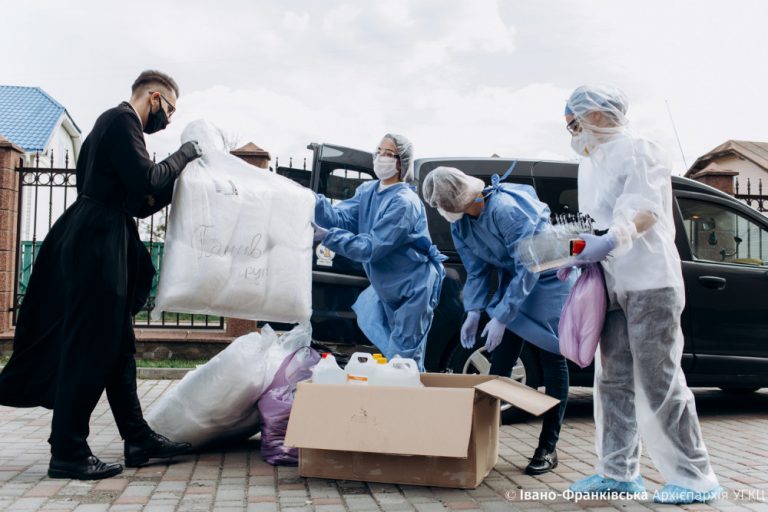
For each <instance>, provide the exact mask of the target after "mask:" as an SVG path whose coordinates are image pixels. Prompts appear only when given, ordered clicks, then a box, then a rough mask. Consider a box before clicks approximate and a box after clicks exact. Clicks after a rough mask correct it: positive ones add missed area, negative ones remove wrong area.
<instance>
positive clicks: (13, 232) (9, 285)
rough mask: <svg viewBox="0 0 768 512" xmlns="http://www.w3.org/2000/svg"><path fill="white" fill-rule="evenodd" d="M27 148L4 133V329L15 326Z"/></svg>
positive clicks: (0, 233)
mask: <svg viewBox="0 0 768 512" xmlns="http://www.w3.org/2000/svg"><path fill="white" fill-rule="evenodd" d="M23 158H24V150H22V149H21V148H19V147H18V146H15V145H13V144H12V143H11V142H9V141H8V140H6V139H5V138H3V136H2V135H0V333H2V332H6V331H8V330H10V329H11V327H12V326H13V313H12V311H11V308H12V307H13V302H14V291H15V287H14V279H15V276H16V258H17V255H18V251H17V245H18V244H17V241H18V233H17V231H18V223H19V222H18V219H19V211H18V209H19V173H18V172H17V171H16V169H18V168H19V165H20V164H21V161H22V159H23Z"/></svg>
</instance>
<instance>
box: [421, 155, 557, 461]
mask: <svg viewBox="0 0 768 512" xmlns="http://www.w3.org/2000/svg"><path fill="white" fill-rule="evenodd" d="M423 192H424V199H425V201H426V202H427V204H429V205H431V206H433V207H435V208H437V210H438V212H439V213H440V215H441V216H443V217H444V218H445V219H446V220H448V221H449V222H451V234H452V236H453V241H454V244H455V246H456V250H457V251H458V253H459V256H460V257H461V260H462V262H463V263H464V268H465V269H466V271H467V282H466V283H465V285H464V308H465V309H466V311H467V318H466V320H465V322H464V325H463V326H462V330H461V344H462V346H464V348H466V349H473V348H474V346H475V343H476V336H477V331H478V327H479V323H480V317H481V313H482V312H483V311H486V312H487V313H488V316H490V321H489V322H488V323H487V324H486V325H485V328H484V329H483V332H482V336H483V337H485V338H486V342H485V348H486V350H487V351H488V352H490V353H491V373H492V374H496V375H504V376H509V375H510V373H511V371H512V367H513V365H514V364H515V362H516V361H517V359H518V357H519V356H520V353H521V351H522V348H523V343H524V341H525V342H529V343H531V344H533V345H536V346H537V347H539V348H541V349H542V350H540V351H538V352H539V354H540V361H541V366H542V369H543V374H544V383H545V386H546V392H547V394H548V395H550V396H552V397H554V398H557V399H558V400H560V404H559V405H558V406H557V407H554V408H553V409H551V410H549V411H548V412H547V413H545V415H544V418H543V420H544V421H543V425H542V430H541V435H540V436H539V445H538V447H537V449H536V451H535V452H534V456H533V458H532V459H531V463H530V464H529V465H528V467H526V470H525V471H526V473H528V474H531V475H539V474H542V473H546V472H548V471H551V470H552V469H553V468H555V467H556V466H557V451H556V445H557V440H558V438H559V435H560V427H561V426H562V423H563V415H564V414H565V406H566V402H567V400H568V365H567V363H566V360H565V358H564V357H563V356H562V355H560V351H559V340H558V337H557V326H558V323H559V321H560V313H561V311H562V309H563V305H564V304H565V300H566V299H567V297H568V293H569V291H570V286H571V285H570V283H569V282H562V281H560V280H559V279H558V278H557V275H556V272H555V271H554V270H553V271H550V272H545V273H542V274H541V275H539V274H535V273H532V272H530V271H528V270H527V269H526V268H525V267H524V266H523V265H522V264H521V263H520V262H519V260H518V259H517V258H516V257H515V253H516V249H517V243H518V242H519V241H520V240H522V239H524V238H527V237H530V236H533V235H536V234H539V233H540V232H541V231H542V230H544V229H547V228H548V227H549V226H550V223H549V208H548V207H547V205H546V204H544V203H542V202H541V201H539V199H538V198H537V196H536V192H535V191H534V189H533V188H532V187H530V186H528V185H518V184H511V183H500V179H499V177H498V176H494V179H493V185H492V186H490V187H485V184H484V183H483V182H482V181H481V180H479V179H477V178H475V177H472V176H468V175H466V174H464V173H463V172H462V171H460V170H459V169H455V168H450V167H438V168H437V169H435V170H433V171H432V172H430V173H429V174H428V175H427V177H426V178H425V180H424V189H423ZM494 276H498V288H497V289H496V292H495V293H494V294H493V295H490V290H491V284H492V280H493V278H494ZM502 341H503V343H502Z"/></svg>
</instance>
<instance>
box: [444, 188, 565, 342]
mask: <svg viewBox="0 0 768 512" xmlns="http://www.w3.org/2000/svg"><path fill="white" fill-rule="evenodd" d="M485 193H486V194H487V196H486V199H485V208H484V209H483V212H482V213H481V214H480V216H479V217H477V218H474V217H472V216H470V215H464V217H462V218H461V219H460V220H459V221H457V222H454V223H453V224H452V226H451V234H452V235H453V241H454V244H455V245H456V250H457V251H458V253H459V256H460V257H461V260H462V261H463V262H464V268H465V269H466V271H467V282H466V284H465V285H464V308H465V309H466V310H467V311H472V310H483V309H484V310H485V311H486V312H487V313H488V315H490V316H491V317H492V318H496V319H497V320H499V321H500V322H502V323H504V324H506V326H507V329H509V330H510V331H512V332H514V333H515V334H517V335H518V336H520V337H521V338H523V339H524V340H526V341H528V342H529V343H532V344H534V345H536V346H537V347H540V348H542V349H544V350H548V351H549V352H553V353H555V354H559V353H560V349H559V340H558V337H557V325H558V323H559V321H560V313H561V311H562V309H563V306H564V304H565V300H566V299H567V298H568V292H569V291H570V287H571V284H570V283H567V282H562V281H560V280H558V279H557V274H556V272H555V271H549V272H543V273H542V274H540V275H539V274H534V273H532V272H529V271H528V270H527V269H526V268H525V267H524V266H523V265H521V264H520V263H519V262H518V261H517V260H516V259H515V257H514V254H515V248H516V245H517V242H518V241H519V240H521V239H523V238H527V237H529V236H532V235H534V234H536V233H538V232H539V231H541V230H542V229H544V228H545V227H546V226H547V224H548V223H549V207H547V205H546V204H544V203H543V202H541V201H539V199H538V197H537V196H536V192H535V191H534V189H533V187H530V186H528V185H517V184H511V183H502V184H499V185H497V186H495V187H490V188H488V189H486V190H485ZM494 271H496V272H494ZM494 274H498V288H497V289H496V292H495V293H494V294H493V296H489V292H490V287H491V280H492V279H493V275H494Z"/></svg>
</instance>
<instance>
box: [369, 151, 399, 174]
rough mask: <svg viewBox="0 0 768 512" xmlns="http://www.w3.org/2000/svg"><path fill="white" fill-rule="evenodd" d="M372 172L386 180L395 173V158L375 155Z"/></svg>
mask: <svg viewBox="0 0 768 512" xmlns="http://www.w3.org/2000/svg"><path fill="white" fill-rule="evenodd" d="M373 172H374V173H376V177H377V178H379V179H380V180H387V179H389V178H391V177H392V176H394V175H395V174H397V159H396V158H395V157H393V156H382V155H376V158H375V159H374V160H373Z"/></svg>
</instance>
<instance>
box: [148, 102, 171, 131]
mask: <svg viewBox="0 0 768 512" xmlns="http://www.w3.org/2000/svg"><path fill="white" fill-rule="evenodd" d="M166 126H168V116H167V115H166V113H165V110H164V109H163V105H162V104H160V105H158V108H157V112H152V110H151V108H150V111H149V116H148V117H147V124H146V125H145V126H144V133H155V132H159V131H160V130H164V129H165V127H166Z"/></svg>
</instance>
